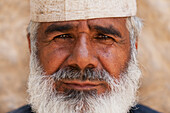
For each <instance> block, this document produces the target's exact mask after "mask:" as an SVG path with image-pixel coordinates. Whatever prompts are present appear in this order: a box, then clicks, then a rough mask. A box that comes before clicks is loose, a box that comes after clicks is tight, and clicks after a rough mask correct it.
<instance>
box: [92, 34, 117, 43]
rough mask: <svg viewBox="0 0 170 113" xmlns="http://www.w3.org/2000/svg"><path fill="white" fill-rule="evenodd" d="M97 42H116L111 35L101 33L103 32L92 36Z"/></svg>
mask: <svg viewBox="0 0 170 113" xmlns="http://www.w3.org/2000/svg"><path fill="white" fill-rule="evenodd" d="M94 38H95V39H96V41H97V42H99V43H103V44H113V43H114V42H116V40H115V39H114V38H113V37H110V36H107V35H103V34H98V35H96V36H95V37H94Z"/></svg>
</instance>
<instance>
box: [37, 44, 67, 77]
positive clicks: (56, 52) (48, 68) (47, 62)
mask: <svg viewBox="0 0 170 113" xmlns="http://www.w3.org/2000/svg"><path fill="white" fill-rule="evenodd" d="M38 56H39V59H40V64H41V66H42V67H43V69H44V72H46V74H47V75H51V74H53V73H55V72H56V71H57V70H58V69H59V68H60V67H61V65H62V64H63V62H64V61H65V59H67V57H68V56H69V50H68V49H67V48H64V47H60V48H58V47H44V48H42V49H40V50H39V53H38Z"/></svg>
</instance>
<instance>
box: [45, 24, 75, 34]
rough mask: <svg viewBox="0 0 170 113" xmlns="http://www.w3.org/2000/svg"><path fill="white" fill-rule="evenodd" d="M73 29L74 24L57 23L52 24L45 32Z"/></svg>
mask: <svg viewBox="0 0 170 113" xmlns="http://www.w3.org/2000/svg"><path fill="white" fill-rule="evenodd" d="M71 29H73V26H72V25H70V24H66V25H56V24H51V25H50V26H48V27H47V29H46V30H45V34H50V33H52V32H56V31H58V32H66V31H69V30H71Z"/></svg>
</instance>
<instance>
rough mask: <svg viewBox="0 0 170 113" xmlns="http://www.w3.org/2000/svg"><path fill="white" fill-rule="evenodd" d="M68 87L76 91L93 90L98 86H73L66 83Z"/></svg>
mask: <svg viewBox="0 0 170 113" xmlns="http://www.w3.org/2000/svg"><path fill="white" fill-rule="evenodd" d="M64 84H65V85H66V87H68V88H70V89H76V90H91V89H95V88H96V87H97V86H98V85H79V84H71V83H64Z"/></svg>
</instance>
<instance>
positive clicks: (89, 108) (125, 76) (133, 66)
mask: <svg viewBox="0 0 170 113" xmlns="http://www.w3.org/2000/svg"><path fill="white" fill-rule="evenodd" d="M35 53H36V52H32V55H31V59H30V60H31V63H30V76H29V81H28V93H29V95H30V98H29V103H30V104H31V106H32V108H33V110H34V111H35V112H37V113H127V112H128V111H129V109H130V108H131V107H132V106H134V105H135V104H136V91H137V89H138V83H139V78H140V76H141V72H140V69H139V68H138V66H137V62H136V59H135V57H134V56H133V55H134V51H133V49H132V53H131V59H130V61H129V63H128V67H127V68H126V70H125V71H123V72H122V73H121V74H120V78H119V79H118V80H117V79H116V78H114V77H111V75H109V73H108V72H107V71H106V70H104V69H103V70H91V69H86V71H85V72H84V73H83V75H81V74H80V70H78V69H73V68H72V67H67V68H64V69H60V70H59V71H57V72H56V73H54V74H53V75H45V73H44V72H43V69H42V68H41V66H40V65H39V61H38V60H37V58H36V55H35ZM80 75H81V77H80ZM82 76H83V77H82ZM62 79H68V80H72V79H82V80H100V81H106V82H107V83H108V85H109V86H110V89H111V90H110V91H109V92H108V91H106V92H105V93H103V94H97V93H96V91H95V90H91V91H77V90H67V91H65V94H60V93H58V91H57V90H55V89H54V88H53V85H54V83H55V82H56V81H58V80H62Z"/></svg>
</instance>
